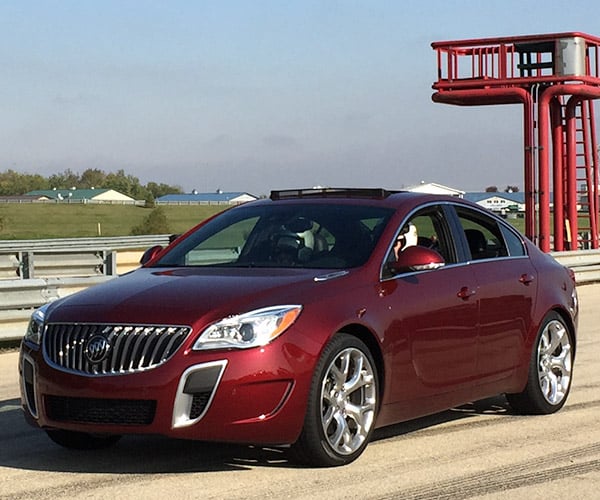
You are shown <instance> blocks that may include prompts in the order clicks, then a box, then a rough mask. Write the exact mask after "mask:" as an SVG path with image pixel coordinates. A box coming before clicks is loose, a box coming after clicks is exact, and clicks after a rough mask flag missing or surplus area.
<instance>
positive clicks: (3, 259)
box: [0, 234, 600, 341]
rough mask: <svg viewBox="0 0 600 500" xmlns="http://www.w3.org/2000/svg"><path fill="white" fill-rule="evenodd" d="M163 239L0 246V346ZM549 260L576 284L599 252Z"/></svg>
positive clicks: (590, 274) (587, 275)
mask: <svg viewBox="0 0 600 500" xmlns="http://www.w3.org/2000/svg"><path fill="white" fill-rule="evenodd" d="M169 236H170V235H168V234H163V235H150V236H131V237H117V238H101V237H98V238H64V239H54V240H13V241H0V341H2V340H17V339H19V338H21V337H22V336H23V334H24V333H25V329H26V327H27V322H28V320H29V316H30V315H31V312H32V311H33V309H35V308H36V307H39V306H41V305H43V304H46V303H48V302H51V301H52V300H55V299H57V298H61V297H65V296H67V295H70V294H72V293H74V292H77V291H79V290H83V289H85V288H87V287H89V286H92V285H95V284H97V283H102V282H104V281H107V280H110V279H113V278H114V277H115V276H117V275H118V274H123V273H124V272H127V271H130V270H132V269H135V268H136V267H138V266H139V259H140V257H141V255H142V253H143V251H144V250H145V249H147V248H149V247H151V246H154V245H163V246H164V245H167V244H168V243H169ZM552 255H553V256H554V257H555V258H556V259H557V260H558V261H559V262H560V263H561V264H563V265H565V266H567V267H570V268H572V269H573V270H574V271H575V277H576V279H577V282H578V283H579V284H586V283H594V282H600V250H580V251H576V252H555V253H553V254H552Z"/></svg>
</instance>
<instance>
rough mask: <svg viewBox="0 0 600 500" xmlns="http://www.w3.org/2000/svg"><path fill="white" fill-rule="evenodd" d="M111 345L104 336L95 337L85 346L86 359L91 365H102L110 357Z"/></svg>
mask: <svg viewBox="0 0 600 500" xmlns="http://www.w3.org/2000/svg"><path fill="white" fill-rule="evenodd" d="M108 351H110V344H109V342H108V340H106V338H105V337H103V336H102V335H95V336H94V337H92V338H91V339H90V340H88V342H87V344H86V346H85V351H84V354H85V357H86V358H87V359H88V361H89V362H90V363H94V364H95V363H100V362H101V361H103V360H104V359H105V358H106V356H107V355H108Z"/></svg>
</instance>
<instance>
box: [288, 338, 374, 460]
mask: <svg viewBox="0 0 600 500" xmlns="http://www.w3.org/2000/svg"><path fill="white" fill-rule="evenodd" d="M378 390H379V387H378V379H377V372H376V370H375V362H374V361H373V357H372V355H371V353H370V351H369V349H368V348H367V346H366V345H365V344H364V343H363V342H362V341H360V340H359V339H357V338H355V337H353V336H351V335H348V334H344V333H341V334H338V335H336V336H335V337H334V338H333V339H332V340H331V342H330V343H329V344H328V345H327V346H326V347H325V350H324V351H323V354H322V356H321V359H320V360H319V362H318V364H317V367H316V370H315V373H314V375H313V380H312V384H311V389H310V394H309V400H308V405H307V412H306V417H305V421H304V428H303V430H302V433H301V435H300V438H299V439H298V441H297V442H296V443H295V444H294V445H293V447H292V450H293V452H295V456H296V458H297V459H299V460H300V461H302V462H304V463H308V464H310V465H314V466H321V467H322V466H334V465H344V464H347V463H349V462H352V461H353V460H355V459H356V458H358V456H359V455H360V454H361V453H362V452H363V451H364V449H365V448H366V446H367V444H368V442H369V439H370V437H371V434H372V432H373V429H374V426H375V417H376V413H377V405H378Z"/></svg>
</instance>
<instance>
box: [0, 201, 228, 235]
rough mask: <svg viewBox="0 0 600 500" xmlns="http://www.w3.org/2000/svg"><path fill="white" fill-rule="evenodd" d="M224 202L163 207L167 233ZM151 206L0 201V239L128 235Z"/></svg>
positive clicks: (221, 207)
mask: <svg viewBox="0 0 600 500" xmlns="http://www.w3.org/2000/svg"><path fill="white" fill-rule="evenodd" d="M225 208H227V206H226V205H195V206H193V205H189V206H163V209H164V211H165V213H166V215H167V221H168V224H169V232H171V233H182V232H184V231H186V230H187V229H190V228H191V227H192V226H194V225H196V224H198V223H199V222H201V221H203V220H205V219H206V218H208V217H210V216H211V215H213V214H215V213H217V212H220V211H222V210H224V209H225ZM150 211H151V209H149V208H142V207H136V206H132V205H95V204H88V205H83V204H81V205H80V204H70V205H69V204H37V203H36V204H12V203H6V204H4V203H3V204H0V240H33V239H43V238H84V237H93V236H129V235H130V233H131V229H132V228H133V227H134V226H136V225H138V224H140V223H141V222H142V221H143V220H144V219H145V218H146V217H147V216H148V214H149V213H150Z"/></svg>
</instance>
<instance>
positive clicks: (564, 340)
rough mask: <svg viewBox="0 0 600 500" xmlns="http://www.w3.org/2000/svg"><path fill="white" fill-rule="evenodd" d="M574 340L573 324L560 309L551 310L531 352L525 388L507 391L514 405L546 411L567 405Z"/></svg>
mask: <svg viewBox="0 0 600 500" xmlns="http://www.w3.org/2000/svg"><path fill="white" fill-rule="evenodd" d="M573 342H574V339H573V335H572V333H571V332H570V331H569V327H568V326H567V325H566V323H565V321H564V320H563V318H562V317H561V316H560V315H559V314H558V313H555V312H551V313H550V314H548V315H547V316H546V317H545V318H544V321H543V322H542V327H541V328H540V331H539V333H538V336H537V338H536V343H535V345H534V348H533V351H532V353H531V359H530V362H529V378H528V380H527V385H526V386H525V390H524V391H523V392H521V393H518V394H507V395H506V397H507V399H508V402H509V403H510V405H511V406H512V407H513V409H515V410H516V411H518V412H519V413H529V414H537V415H545V414H549V413H554V412H556V411H558V410H560V409H561V408H562V407H563V405H564V404H565V403H566V401H567V396H568V395H569V390H570V388H571V376H572V371H573V356H574V347H575V346H574V344H573Z"/></svg>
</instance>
